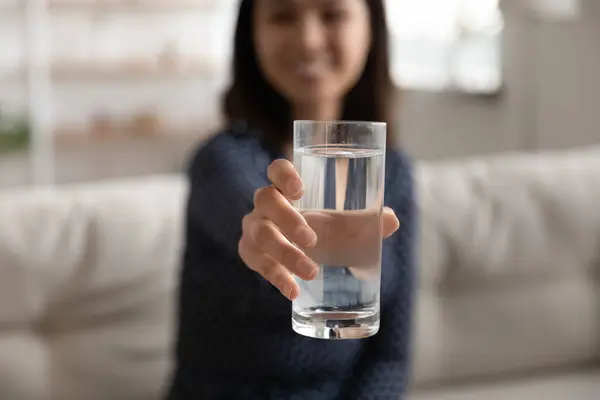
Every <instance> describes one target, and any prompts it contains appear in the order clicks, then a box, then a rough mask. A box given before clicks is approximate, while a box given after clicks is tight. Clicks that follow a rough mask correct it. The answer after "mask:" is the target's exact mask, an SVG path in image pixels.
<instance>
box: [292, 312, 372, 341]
mask: <svg viewBox="0 0 600 400" xmlns="http://www.w3.org/2000/svg"><path fill="white" fill-rule="evenodd" d="M292 328H293V329H294V331H295V332H296V333H298V334H300V335H303V336H308V337H311V338H315V339H364V338H368V337H370V336H373V335H375V334H376V333H377V332H378V331H379V313H378V312H364V311H363V312H356V311H322V310H315V311H310V312H303V313H298V312H296V311H292Z"/></svg>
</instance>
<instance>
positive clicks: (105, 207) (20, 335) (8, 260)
mask: <svg viewBox="0 0 600 400" xmlns="http://www.w3.org/2000/svg"><path fill="white" fill-rule="evenodd" d="M185 190H186V189H185V184H184V181H183V178H180V177H175V178H174V177H165V178H153V179H149V180H139V181H135V182H133V181H132V182H122V183H119V184H101V185H97V186H91V185H90V186H89V187H86V186H83V187H77V188H60V189H59V190H51V189H36V190H35V191H24V192H17V191H15V192H11V193H3V194H2V195H0V221H2V223H1V224H0V398H2V399H5V398H6V399H32V400H37V399H57V400H59V399H60V400H70V399H73V400H74V399H78V400H79V399H94V400H95V399H111V400H113V399H115V400H116V399H123V400H125V399H127V400H134V399H154V398H157V396H158V395H159V394H160V391H161V389H162V388H163V386H164V384H165V380H166V378H167V376H168V373H169V370H170V351H171V348H170V345H171V341H172V330H173V323H172V322H173V318H174V315H175V313H174V287H175V277H176V271H177V265H178V261H179V250H180V246H181V236H182V232H181V227H182V224H181V220H182V218H183V216H182V210H183V207H182V206H183V202H184V200H185Z"/></svg>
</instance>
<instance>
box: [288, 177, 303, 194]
mask: <svg viewBox="0 0 600 400" xmlns="http://www.w3.org/2000/svg"><path fill="white" fill-rule="evenodd" d="M303 189H304V185H303V184H302V182H301V181H292V182H290V183H288V184H287V191H288V195H290V196H291V195H295V194H298V193H300V192H301V191H302V190H303Z"/></svg>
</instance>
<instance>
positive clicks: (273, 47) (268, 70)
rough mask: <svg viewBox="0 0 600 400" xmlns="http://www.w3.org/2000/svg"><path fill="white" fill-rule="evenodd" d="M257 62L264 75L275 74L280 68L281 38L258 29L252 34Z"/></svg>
mask: <svg viewBox="0 0 600 400" xmlns="http://www.w3.org/2000/svg"><path fill="white" fill-rule="evenodd" d="M254 41H255V43H256V52H257V56H258V61H259V64H260V66H261V68H262V70H263V72H264V73H265V74H266V75H270V76H272V75H274V74H275V75H277V74H279V73H280V69H281V66H280V64H281V58H282V54H283V52H282V50H283V49H282V47H283V46H282V40H281V37H280V36H278V35H275V34H273V33H272V32H271V31H266V30H262V31H258V32H257V33H256V34H255V36H254Z"/></svg>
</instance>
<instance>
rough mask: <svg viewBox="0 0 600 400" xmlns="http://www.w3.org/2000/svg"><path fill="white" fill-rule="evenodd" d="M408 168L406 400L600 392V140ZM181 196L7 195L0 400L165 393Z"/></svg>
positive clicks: (557, 398)
mask: <svg viewBox="0 0 600 400" xmlns="http://www.w3.org/2000/svg"><path fill="white" fill-rule="evenodd" d="M415 179H416V183H417V188H418V210H419V214H420V216H419V221H420V224H419V240H418V246H419V247H418V267H419V283H418V290H417V302H416V308H415V311H416V313H415V324H414V329H415V330H414V333H413V350H412V352H413V357H412V358H413V368H412V384H411V390H410V395H409V397H410V399H411V400H434V399H436V400H437V399H443V400H454V399H456V400H470V399H486V400H504V399H530V398H531V399H533V398H537V397H539V398H543V399H545V400H549V399H550V400H567V399H569V400H571V399H578V400H592V399H598V398H600V212H599V211H598V207H599V204H600V148H586V149H578V150H571V151H563V152H556V153H547V154H504V155H495V156H486V157H478V158H471V159H463V160H454V161H444V162H437V163H432V162H430V163H417V167H416V171H415ZM186 196H187V186H186V181H185V178H184V177H183V176H180V175H164V176H149V177H145V178H136V179H129V180H128V179H123V180H121V181H110V182H95V183H86V184H78V185H70V186H57V187H48V188H43V187H41V188H26V189H11V190H8V191H3V192H0V399H2V400H4V399H6V400H13V399H14V400H83V399H85V400H120V399H122V400H138V399H139V400H142V399H144V400H155V399H160V398H161V396H162V394H163V393H164V390H165V388H166V386H167V384H168V381H169V377H170V373H171V371H172V367H173V360H172V350H173V336H174V318H175V307H176V287H177V278H178V271H179V260H180V254H181V249H182V246H183V243H182V237H183V208H184V204H185V200H186ZM290 329H291V328H290Z"/></svg>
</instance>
